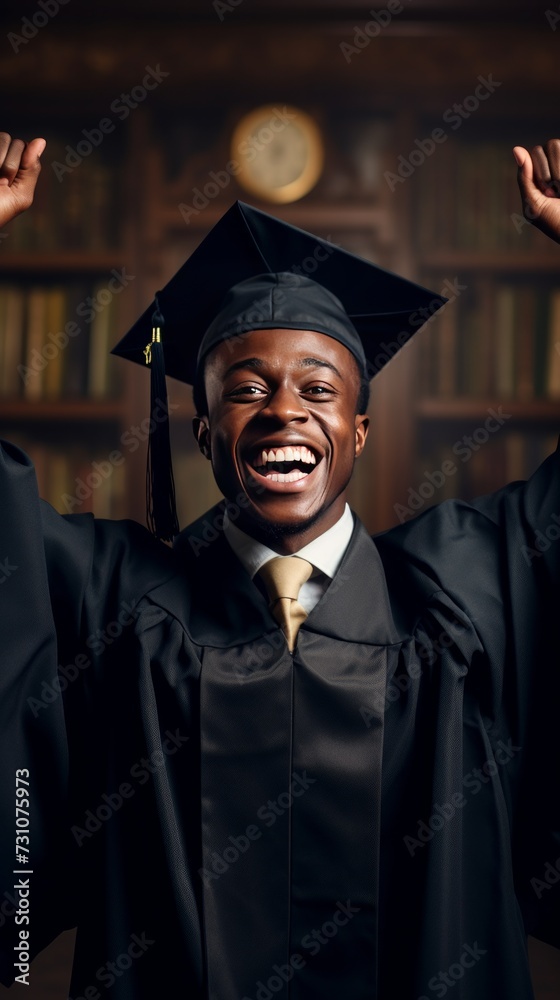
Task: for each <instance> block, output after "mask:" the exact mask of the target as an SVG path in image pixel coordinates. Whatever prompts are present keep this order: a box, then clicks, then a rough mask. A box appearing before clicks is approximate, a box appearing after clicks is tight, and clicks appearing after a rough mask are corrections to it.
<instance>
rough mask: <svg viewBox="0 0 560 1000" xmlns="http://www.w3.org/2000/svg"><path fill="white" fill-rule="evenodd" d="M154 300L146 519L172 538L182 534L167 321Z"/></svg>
mask: <svg viewBox="0 0 560 1000" xmlns="http://www.w3.org/2000/svg"><path fill="white" fill-rule="evenodd" d="M158 294H159V293H158ZM155 302H156V308H155V310H154V312H153V315H152V340H151V342H150V343H149V344H148V345H147V346H146V347H145V348H144V356H145V358H146V364H147V365H150V417H151V420H150V435H149V438H148V460H147V466H146V522H147V525H148V528H149V529H150V531H151V532H152V534H153V535H155V536H156V538H159V539H161V541H165V542H170V541H172V539H173V538H174V536H175V535H177V534H179V522H178V520H177V510H176V506H175V480H174V478H173V465H172V461H171V442H170V439H169V409H168V405H167V385H166V382H165V359H164V355H163V344H162V342H161V335H162V330H163V327H164V322H165V321H164V318H163V316H162V314H161V310H160V308H159V301H158V296H157V295H156V296H155Z"/></svg>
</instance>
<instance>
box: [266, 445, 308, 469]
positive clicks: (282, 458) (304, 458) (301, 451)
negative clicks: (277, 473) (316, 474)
mask: <svg viewBox="0 0 560 1000" xmlns="http://www.w3.org/2000/svg"><path fill="white" fill-rule="evenodd" d="M269 462H305V463H306V464H307V465H316V464H317V459H316V458H315V455H314V454H313V452H312V451H310V450H309V448H306V447H305V445H299V446H297V447H294V448H293V447H292V446H291V445H286V447H285V448H271V449H270V451H266V450H265V449H264V448H263V450H262V452H261V455H260V462H259V464H260V465H267V464H268V463H269Z"/></svg>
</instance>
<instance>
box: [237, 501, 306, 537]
mask: <svg viewBox="0 0 560 1000" xmlns="http://www.w3.org/2000/svg"><path fill="white" fill-rule="evenodd" d="M324 514H325V511H324V510H319V511H317V512H316V513H315V514H311V515H308V516H302V515H299V516H298V515H297V514H296V515H294V517H292V518H288V519H282V520H279V519H278V518H275V517H274V516H271V517H267V516H266V515H265V514H263V513H262V512H261V511H256V510H255V509H254V508H253V509H251V510H250V511H248V510H246V511H245V517H244V519H243V520H244V522H245V530H248V533H249V534H251V529H253V531H254V530H255V529H256V530H258V533H259V535H260V536H261V537H266V538H269V539H271V541H279V540H281V539H283V538H288V537H289V536H290V535H298V534H301V533H303V532H304V531H307V530H308V529H309V528H312V527H313V525H314V524H316V523H317V521H318V520H320V518H321V517H322V516H323V515H324Z"/></svg>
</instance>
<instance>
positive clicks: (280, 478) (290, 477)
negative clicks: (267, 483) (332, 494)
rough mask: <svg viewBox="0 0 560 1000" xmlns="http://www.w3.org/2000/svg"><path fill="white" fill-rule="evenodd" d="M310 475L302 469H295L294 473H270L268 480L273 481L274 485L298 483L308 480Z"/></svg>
mask: <svg viewBox="0 0 560 1000" xmlns="http://www.w3.org/2000/svg"><path fill="white" fill-rule="evenodd" d="M308 475H309V473H308V472H302V471H301V469H294V470H293V472H286V473H284V472H270V473H268V474H267V476H266V478H267V479H269V480H271V481H272V482H273V483H297V482H298V480H300V479H307V476H308Z"/></svg>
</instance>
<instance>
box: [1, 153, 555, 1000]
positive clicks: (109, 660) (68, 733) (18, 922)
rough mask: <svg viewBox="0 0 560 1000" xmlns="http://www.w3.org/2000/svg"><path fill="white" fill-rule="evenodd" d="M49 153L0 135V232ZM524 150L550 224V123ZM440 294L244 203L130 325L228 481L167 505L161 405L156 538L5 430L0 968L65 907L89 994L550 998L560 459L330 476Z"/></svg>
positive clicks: (60, 917)
mask: <svg viewBox="0 0 560 1000" xmlns="http://www.w3.org/2000/svg"><path fill="white" fill-rule="evenodd" d="M43 148H44V141H43V140H40V139H36V140H34V141H33V142H30V143H29V144H26V143H24V142H22V141H18V140H12V139H11V138H10V136H8V135H6V134H2V135H0V164H1V166H0V226H2V227H3V226H4V225H6V224H7V223H8V222H9V221H10V219H11V218H13V217H14V216H15V215H16V214H17V213H18V212H19V211H22V210H24V209H25V208H28V207H29V205H30V204H31V201H32V196H33V191H34V187H35V183H36V181H37V177H38V174H39V159H38V158H39V156H40V155H41V153H42V151H43ZM515 156H516V160H517V163H518V175H519V183H520V189H521V194H522V199H523V205H524V211H525V214H526V217H527V218H528V219H530V220H531V221H532V222H533V223H534V224H535V225H537V226H538V227H539V228H541V229H542V230H543V231H544V232H545V233H547V234H548V235H549V236H550V237H551V238H553V239H555V240H556V241H560V201H559V200H558V197H557V192H558V186H557V185H558V183H559V182H560V140H554V141H552V142H550V143H548V144H546V145H545V146H544V147H537V148H536V149H534V150H533V151H532V152H531V153H529V152H528V151H527V150H525V149H523V148H522V147H516V149H515ZM310 251H314V252H316V254H317V257H316V259H320V260H321V266H320V267H319V268H318V270H317V272H316V280H313V281H312V280H311V279H309V278H307V277H305V276H302V275H301V273H298V264H301V261H302V259H304V258H305V257H306V256H307V254H308V253H309V252H310ZM319 255H320V256H319ZM300 271H301V267H300ZM443 301H444V300H442V299H441V298H440V297H438V296H434V295H433V294H432V293H431V292H429V291H427V290H426V289H422V288H420V287H419V286H417V285H414V284H413V283H411V282H408V281H405V280H403V279H402V278H399V277H398V276H395V275H391V274H389V273H388V272H385V271H382V270H381V269H379V268H376V267H374V265H372V264H369V263H368V262H365V261H362V260H360V259H359V258H357V257H354V256H353V255H351V254H347V253H345V252H344V251H342V250H339V249H338V248H334V249H333V247H332V246H331V245H329V244H327V243H325V242H324V241H321V240H319V239H317V238H316V237H313V236H311V235H310V234H305V233H303V232H301V231H300V230H296V229H294V227H291V226H287V225H286V224H284V223H281V222H279V221H278V220H276V219H273V218H271V217H270V216H268V215H265V214H264V213H262V212H259V211H257V210H256V209H252V208H250V207H249V206H246V205H243V204H240V203H237V204H235V205H234V206H232V208H231V209H230V210H229V211H228V212H227V213H226V215H224V216H223V218H222V219H221V220H220V222H218V224H217V225H216V226H215V228H214V229H213V230H212V232H211V233H210V234H209V236H208V237H207V238H206V239H205V240H204V241H203V243H202V244H201V245H200V247H199V248H198V249H197V250H196V251H195V253H194V254H193V255H192V257H191V258H189V260H188V261H187V262H186V264H185V265H184V266H183V268H181V270H180V271H179V272H178V274H177V275H176V276H175V277H174V278H173V279H172V280H171V281H170V282H169V284H168V285H167V286H166V288H165V289H163V290H162V291H161V293H159V294H158V296H157V301H155V302H154V303H153V305H152V306H151V307H150V309H149V310H147V311H146V313H145V314H144V315H143V316H142V317H141V318H140V319H139V321H138V322H137V324H135V326H134V327H133V329H132V330H131V331H129V333H128V334H127V335H126V337H124V338H123V340H122V341H121V343H120V344H119V345H118V346H117V348H116V349H115V350H116V353H119V354H121V355H123V356H126V357H129V358H130V359H131V360H133V361H136V362H139V363H145V359H147V360H148V362H149V363H150V366H151V370H152V412H153V410H154V407H155V406H158V407H160V408H163V409H160V411H159V412H160V414H161V413H164V411H165V371H167V373H168V374H172V375H174V376H175V377H179V378H183V379H184V380H185V381H188V382H190V383H191V384H193V385H194V391H195V403H196V410H197V416H196V419H195V433H196V435H197V439H198V442H199V445H200V450H201V452H202V454H203V455H204V456H205V457H206V459H207V460H209V461H211V463H212V468H213V472H214V475H215V478H216V481H217V483H218V485H219V487H220V489H221V491H222V493H223V496H224V500H223V502H222V503H220V504H218V505H217V506H216V507H215V508H213V509H212V510H210V511H208V512H207V513H206V514H205V515H203V517H201V518H200V519H199V520H198V521H197V522H196V523H195V524H193V525H190V526H188V527H186V528H184V529H183V530H182V531H180V532H179V531H178V526H177V524H176V516H175V512H174V486H173V478H172V473H171V467H170V461H169V442H168V438H167V433H166V431H167V421H166V420H158V421H154V422H155V423H156V425H157V430H155V431H154V433H153V434H152V436H151V440H150V445H149V451H150V454H149V491H148V495H149V510H148V515H149V517H148V519H149V524H150V527H151V529H152V532H151V533H150V532H148V531H147V530H146V529H144V528H143V527H141V526H140V525H137V524H135V523H133V522H127V521H124V522H110V521H103V520H95V519H94V518H93V517H92V516H91V515H66V516H61V515H59V514H57V513H56V512H55V511H54V510H53V509H52V508H51V507H50V506H49V505H48V504H46V503H44V502H42V501H41V500H40V499H39V497H38V495H37V486H36V481H35V476H34V470H33V467H32V464H31V462H30V460H29V458H28V457H27V456H26V455H25V454H24V453H23V452H22V451H21V450H20V449H18V448H16V447H14V446H13V445H11V444H9V443H3V445H2V449H1V451H0V503H1V514H2V516H1V518H0V557H4V556H5V557H6V558H7V559H8V560H9V566H10V567H12V569H11V570H10V576H9V578H8V579H6V582H5V584H4V586H3V587H2V592H1V594H0V597H1V603H0V634H1V635H2V649H1V670H0V705H1V719H0V723H1V726H0V731H1V739H2V746H1V750H2V765H3V774H2V787H1V790H0V815H1V820H2V827H1V829H2V852H1V856H2V862H1V863H2V870H1V879H2V882H1V884H0V892H1V893H2V902H1V904H0V914H1V917H2V919H1V920H0V941H1V952H0V972H1V976H0V978H1V979H2V981H3V982H5V983H6V984H8V983H10V982H12V981H13V980H14V978H16V977H17V975H18V967H17V966H18V963H19V966H20V967H23V968H24V967H25V957H24V956H26V955H31V956H33V955H35V954H36V953H37V952H38V951H39V950H41V949H42V948H43V947H45V945H47V944H48V943H49V942H50V941H51V940H52V939H53V938H54V937H55V936H56V935H57V934H58V933H59V932H60V931H62V930H63V929H65V928H69V927H74V926H76V927H77V941H76V955H75V961H74V969H73V975H72V985H71V990H70V996H71V997H72V998H73V1000H78V998H87V1000H98V998H101V997H106V996H107V997H112V998H116V1000H148V998H150V1000H153V998H154V997H155V996H158V995H161V994H164V995H165V996H169V997H172V998H175V997H177V998H179V997H182V998H183V997H189V998H193V1000H195V998H196V1000H199V998H200V1000H271V998H273V997H276V998H281V1000H288V998H289V1000H316V998H321V1000H339V998H341V997H344V998H348V1000H366V998H367V1000H426V998H430V1000H431V998H433V997H443V996H445V995H446V994H447V992H448V991H449V990H451V991H452V993H451V995H452V996H453V997H454V998H455V1000H459V998H460V1000H475V998H476V1000H486V998H488V1000H530V998H531V997H532V996H533V992H532V987H531V979H530V972H529V964H528V958H527V934H533V935H535V936H536V937H538V938H540V939H541V940H543V941H546V942H549V943H550V944H552V945H555V946H556V947H560V888H559V887H558V885H557V883H558V882H560V857H559V856H560V796H559V789H560V743H559V741H558V738H557V712H558V705H559V704H560V669H559V668H560V662H559V655H558V648H559V646H558V621H559V614H558V606H559V605H558V600H559V593H558V591H559V575H560V574H559V567H560V549H559V547H558V545H557V543H556V540H555V539H556V538H557V537H558V532H557V531H556V532H555V531H551V530H550V528H551V526H552V527H553V528H554V527H556V526H557V525H558V521H559V517H560V468H559V456H558V453H555V454H554V455H552V456H550V457H549V458H548V459H547V460H546V461H545V462H544V463H543V465H542V466H541V467H540V468H539V469H538V470H537V472H536V473H535V474H534V475H533V477H532V478H531V479H530V480H529V481H528V482H526V483H525V482H523V483H513V484H510V485H508V486H505V487H504V488H503V489H502V490H500V491H499V492H497V493H495V494H493V495H490V496H487V497H483V498H480V499H479V500H476V501H473V502H471V503H463V502H461V501H448V502H446V503H443V504H441V505H440V506H439V507H435V508H432V509H430V510H427V511H425V512H424V513H423V514H422V515H421V516H419V517H417V518H416V520H414V521H412V522H409V523H407V524H406V525H402V526H400V527H398V528H395V529H393V530H392V531H389V532H386V533H385V534H383V535H381V536H379V537H376V538H374V539H372V538H371V537H370V536H369V535H368V534H367V532H366V531H365V529H364V527H363V526H362V525H361V523H360V521H359V519H358V518H357V517H356V515H355V514H353V513H352V512H351V511H350V509H349V507H348V505H347V503H346V489H347V486H348V482H349V479H350V477H351V474H352V468H353V464H354V462H355V461H356V460H357V459H359V456H360V454H361V452H362V450H363V447H364V444H365V441H366V437H367V429H368V418H367V414H366V410H367V398H368V397H367V393H368V384H369V380H370V378H372V377H373V376H374V375H375V374H376V373H377V371H378V367H379V362H378V360H377V359H378V357H379V350H378V345H379V343H380V341H381V340H383V339H386V338H387V337H388V336H389V337H393V338H396V337H397V336H398V335H399V334H400V333H402V332H403V331H406V333H405V335H404V336H403V337H401V338H400V339H399V341H398V342H399V343H401V344H402V343H403V342H404V341H405V340H406V339H408V338H409V337H410V336H412V334H413V333H415V332H416V330H418V329H419V327H420V326H421V325H422V322H423V321H424V319H425V318H427V316H428V315H430V310H431V311H432V312H433V311H435V310H436V309H437V308H439V307H440V306H441V305H442V304H443ZM144 352H146V355H145V354H144ZM379 377H381V378H382V377H383V375H382V374H381V375H380V376H379ZM374 387H375V383H374ZM162 427H163V432H162ZM154 536H155V537H154ZM543 538H544V539H545V540H546V541H547V544H541V543H540V541H539V540H541V539H543ZM161 539H164V540H168V541H169V540H171V539H173V542H174V544H173V546H172V547H171V546H170V545H166V544H162V541H161ZM528 553H531V557H530V558H528ZM109 637H110V638H109ZM53 681H54V683H53ZM46 692H49V694H48V697H47V696H46V695H45V693H46ZM18 779H19V780H20V782H28V785H26V784H22V785H21V787H23V788H24V789H25V790H26V793H25V794H26V798H29V801H30V807H29V808H30V816H31V822H30V829H29V834H28V837H29V844H28V843H26V841H25V837H26V836H27V834H26V833H23V834H20V835H19V839H18V840H17V841H16V835H18V831H17V829H15V827H14V804H15V787H16V783H17V781H18ZM16 843H17V844H18V845H19V847H18V854H19V856H20V857H21V856H22V851H21V849H20V848H25V847H27V846H28V847H29V852H30V853H29V858H30V861H31V862H32V865H30V866H29V867H30V869H31V871H30V873H29V875H27V873H26V869H25V862H22V861H18V862H16V861H15V860H14V858H15V857H16V854H15V845H16ZM19 866H20V867H19ZM26 917H27V920H26V919H25V918H26ZM22 932H23V933H22ZM14 956H16V957H15V958H14ZM20 974H21V969H20Z"/></svg>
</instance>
